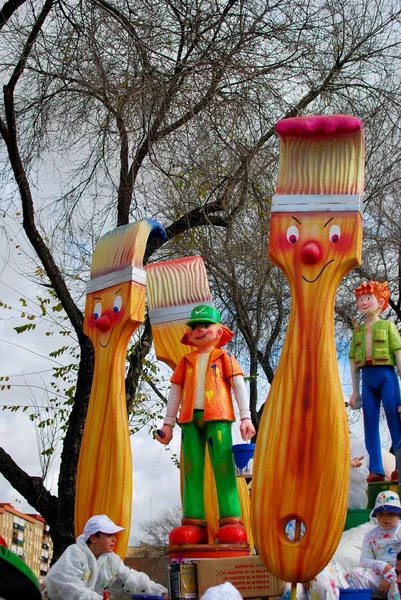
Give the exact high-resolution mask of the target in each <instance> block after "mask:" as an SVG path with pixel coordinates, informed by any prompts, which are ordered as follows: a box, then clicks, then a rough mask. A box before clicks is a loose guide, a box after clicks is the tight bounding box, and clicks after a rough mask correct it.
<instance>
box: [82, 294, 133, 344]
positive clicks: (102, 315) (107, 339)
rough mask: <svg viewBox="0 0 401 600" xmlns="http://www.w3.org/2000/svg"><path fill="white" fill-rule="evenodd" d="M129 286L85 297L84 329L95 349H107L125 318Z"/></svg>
mask: <svg viewBox="0 0 401 600" xmlns="http://www.w3.org/2000/svg"><path fill="white" fill-rule="evenodd" d="M129 290H130V285H127V284H122V285H121V284H120V285H115V286H113V287H110V288H107V289H105V290H100V291H99V292H94V293H93V294H88V296H87V301H86V302H87V306H86V311H85V313H86V318H85V325H86V327H85V329H86V333H87V335H88V336H89V337H90V338H91V340H92V342H93V343H94V345H95V347H100V348H107V347H109V345H110V344H111V343H112V342H113V339H114V338H116V337H117V336H118V328H119V327H120V326H121V324H122V323H124V322H125V320H126V318H127V304H128V293H129Z"/></svg>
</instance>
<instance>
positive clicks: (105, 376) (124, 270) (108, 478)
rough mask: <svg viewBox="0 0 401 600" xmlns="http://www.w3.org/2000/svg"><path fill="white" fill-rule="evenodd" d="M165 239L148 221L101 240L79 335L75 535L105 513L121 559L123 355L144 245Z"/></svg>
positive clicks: (125, 466) (133, 322)
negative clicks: (87, 371)
mask: <svg viewBox="0 0 401 600" xmlns="http://www.w3.org/2000/svg"><path fill="white" fill-rule="evenodd" d="M164 236H165V233H164V230H163V228H162V227H161V225H159V224H158V223H156V221H152V220H150V219H146V220H143V221H139V222H138V223H134V224H130V225H126V226H124V227H119V228H117V229H114V230H113V231H111V232H109V233H107V234H106V235H104V236H103V237H102V238H101V239H100V240H99V242H98V244H97V246H96V248H95V251H94V253H93V258H92V267H91V279H90V281H89V283H88V285H87V297H86V306H85V318H84V332H85V334H86V335H87V336H88V337H89V338H90V339H91V341H92V343H93V346H94V350H95V371H94V375H93V382H92V388H91V394H90V399H89V407H88V414H87V418H86V422H85V429H84V434H83V439H82V445H81V451H80V455H79V463H78V473H77V487H76V499H75V533H76V535H77V536H78V535H80V534H81V533H82V532H83V530H84V525H85V523H86V521H87V520H88V519H89V518H90V517H91V516H93V515H97V514H106V515H107V516H108V517H110V519H111V520H112V521H114V522H115V523H116V524H117V525H119V526H121V527H125V531H122V532H121V533H119V535H118V537H117V542H116V546H115V552H116V553H117V554H119V555H120V556H121V557H122V558H125V554H126V550H127V546H128V538H129V530H130V522H131V505H132V459H131V448H130V440H129V429H128V416H127V408H126V394H125V358H126V352H127V346H128V343H129V340H130V339H131V337H132V334H133V333H134V331H135V330H136V329H137V327H138V326H139V324H140V323H141V322H142V321H143V319H144V306H145V281H146V275H145V271H144V269H143V255H144V252H145V248H146V243H147V241H148V240H149V239H151V238H153V237H161V238H163V237H164Z"/></svg>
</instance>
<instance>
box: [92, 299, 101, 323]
mask: <svg viewBox="0 0 401 600" xmlns="http://www.w3.org/2000/svg"><path fill="white" fill-rule="evenodd" d="M101 316H102V305H101V304H100V302H97V303H96V304H95V308H94V309H93V318H94V319H95V320H96V319H99V317H101Z"/></svg>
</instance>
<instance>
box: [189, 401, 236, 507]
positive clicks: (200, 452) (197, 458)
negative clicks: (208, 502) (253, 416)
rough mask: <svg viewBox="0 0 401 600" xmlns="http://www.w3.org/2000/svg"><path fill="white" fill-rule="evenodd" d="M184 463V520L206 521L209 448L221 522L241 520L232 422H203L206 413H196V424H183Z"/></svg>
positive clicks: (194, 422)
mask: <svg viewBox="0 0 401 600" xmlns="http://www.w3.org/2000/svg"><path fill="white" fill-rule="evenodd" d="M181 429H182V453H183V462H184V517H187V518H191V519H205V501H204V471H205V455H206V444H207V445H208V448H209V454H210V459H211V463H212V468H213V473H214V478H215V480H216V490H217V500H218V505H219V516H220V519H223V518H225V517H241V508H240V503H239V498H238V490H237V479H236V476H235V466H234V459H233V454H232V437H231V422H230V421H204V419H203V410H195V411H194V415H193V421H191V422H190V423H182V424H181Z"/></svg>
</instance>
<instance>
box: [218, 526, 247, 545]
mask: <svg viewBox="0 0 401 600" xmlns="http://www.w3.org/2000/svg"><path fill="white" fill-rule="evenodd" d="M217 541H218V543H219V544H246V543H247V542H248V536H247V534H246V529H245V527H244V526H243V525H240V524H238V523H236V524H229V525H223V526H222V527H220V529H219V533H218V534H217Z"/></svg>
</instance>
